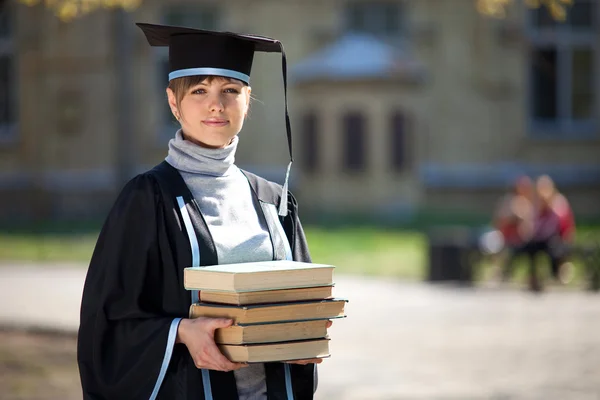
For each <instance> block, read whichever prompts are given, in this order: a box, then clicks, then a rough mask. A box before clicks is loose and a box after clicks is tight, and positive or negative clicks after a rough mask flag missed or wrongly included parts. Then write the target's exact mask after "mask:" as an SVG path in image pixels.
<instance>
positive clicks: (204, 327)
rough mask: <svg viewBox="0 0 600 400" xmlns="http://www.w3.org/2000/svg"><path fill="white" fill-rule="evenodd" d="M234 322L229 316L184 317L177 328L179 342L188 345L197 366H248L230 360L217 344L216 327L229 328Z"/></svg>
mask: <svg viewBox="0 0 600 400" xmlns="http://www.w3.org/2000/svg"><path fill="white" fill-rule="evenodd" d="M232 323H233V321H232V320H231V319H227V318H204V317H200V318H194V319H182V320H181V322H180V323H179V327H178V329H177V343H183V344H185V345H186V346H187V348H188V351H189V352H190V355H191V356H192V359H193V360H194V364H195V365H196V367H197V368H204V369H213V370H216V371H234V370H237V369H240V368H243V367H247V366H248V364H245V363H232V362H231V361H229V360H228V359H227V357H225V356H224V355H223V354H222V353H221V351H220V350H219V348H218V347H217V345H216V344H215V329H217V328H227V327H228V326H231V324H232Z"/></svg>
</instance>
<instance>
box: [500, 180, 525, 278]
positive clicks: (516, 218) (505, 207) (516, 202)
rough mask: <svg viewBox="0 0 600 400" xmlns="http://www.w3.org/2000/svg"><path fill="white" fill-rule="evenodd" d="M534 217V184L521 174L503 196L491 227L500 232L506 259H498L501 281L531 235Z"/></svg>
mask: <svg viewBox="0 0 600 400" xmlns="http://www.w3.org/2000/svg"><path fill="white" fill-rule="evenodd" d="M534 220H535V209H534V184H533V181H532V180H531V178H529V177H528V176H525V175H524V176H520V177H519V178H518V179H517V180H516V181H515V184H514V188H513V190H512V191H511V193H508V194H507V195H505V196H504V197H503V198H502V199H501V200H500V203H499V205H498V207H497V209H496V212H495V214H494V221H493V225H494V228H495V229H496V230H497V231H498V232H499V233H500V234H501V236H502V240H503V247H504V249H505V250H506V253H507V254H506V258H505V259H504V261H501V262H500V270H501V274H502V279H503V280H508V279H509V277H510V275H511V273H512V266H513V263H514V260H515V258H516V257H517V256H518V255H519V254H521V253H522V252H523V250H524V246H525V245H526V243H528V242H529V240H530V239H531V238H532V236H533V231H534Z"/></svg>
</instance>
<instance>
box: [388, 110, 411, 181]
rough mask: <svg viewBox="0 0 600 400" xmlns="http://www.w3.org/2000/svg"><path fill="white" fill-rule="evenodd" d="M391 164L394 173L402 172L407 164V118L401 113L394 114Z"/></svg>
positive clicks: (390, 138) (391, 126)
mask: <svg viewBox="0 0 600 400" xmlns="http://www.w3.org/2000/svg"><path fill="white" fill-rule="evenodd" d="M388 143H389V151H390V163H391V168H392V170H393V171H394V172H402V171H403V170H404V169H405V168H406V166H407V165H406V164H407V153H406V151H407V149H406V117H405V115H404V114H403V113H402V112H400V111H395V112H393V113H392V116H391V118H390V130H389V142H388Z"/></svg>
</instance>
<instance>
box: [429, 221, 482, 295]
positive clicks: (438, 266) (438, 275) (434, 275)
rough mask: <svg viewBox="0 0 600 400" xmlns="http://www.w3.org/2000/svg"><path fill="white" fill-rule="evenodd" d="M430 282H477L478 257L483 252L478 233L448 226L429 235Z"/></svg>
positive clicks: (436, 229)
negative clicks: (474, 276)
mask: <svg viewBox="0 0 600 400" xmlns="http://www.w3.org/2000/svg"><path fill="white" fill-rule="evenodd" d="M428 238H429V269H428V276H427V280H428V281H430V282H444V281H454V282H457V283H460V284H463V285H471V284H472V283H473V269H474V263H475V261H474V257H473V256H474V255H475V254H477V253H478V252H479V249H478V241H477V234H476V233H475V232H473V231H472V230H470V229H469V228H463V227H444V228H435V229H432V230H430V231H429V232H428Z"/></svg>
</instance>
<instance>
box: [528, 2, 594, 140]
mask: <svg viewBox="0 0 600 400" xmlns="http://www.w3.org/2000/svg"><path fill="white" fill-rule="evenodd" d="M599 11H600V10H599V7H598V2H597V1H594V0H578V1H576V2H574V3H573V6H572V7H570V8H569V11H568V13H569V14H568V17H567V20H566V21H565V22H558V21H555V20H554V19H553V18H552V17H551V15H550V14H549V12H548V9H547V8H546V7H540V8H538V9H535V10H532V11H530V24H529V25H530V29H529V31H530V39H531V44H532V47H531V51H530V67H529V73H530V86H529V88H530V104H529V116H530V122H531V128H532V130H533V131H534V132H536V133H540V134H542V133H543V134H555V135H556V134H558V135H565V136H568V135H575V136H576V135H578V134H585V133H590V132H593V131H594V129H595V127H596V124H597V117H598V116H597V113H596V110H597V101H598V98H597V92H596V90H595V88H596V81H595V79H596V77H595V76H594V71H595V70H597V68H598V66H597V63H598V57H599V51H598V50H599V47H598V41H597V37H598V36H597V35H598V34H599V33H600V32H599V30H600V29H599V26H600V24H599V23H598V20H599Z"/></svg>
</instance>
